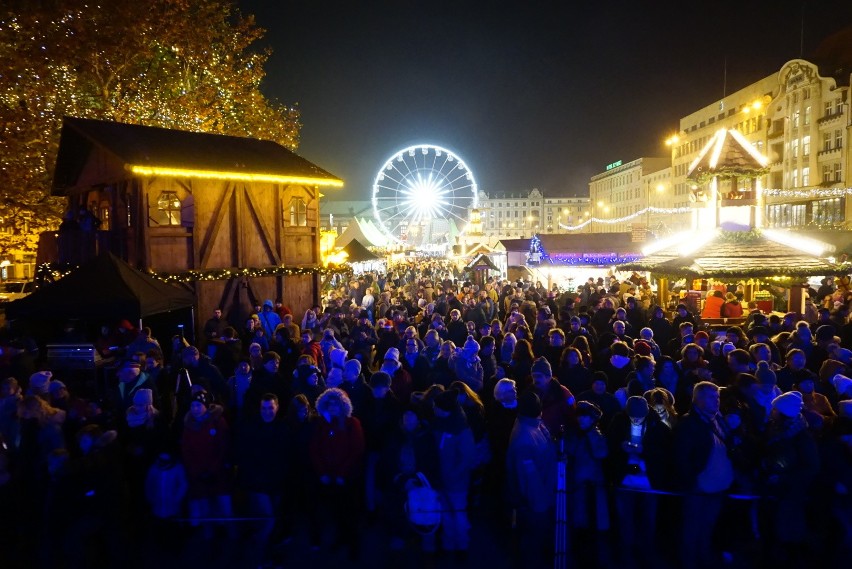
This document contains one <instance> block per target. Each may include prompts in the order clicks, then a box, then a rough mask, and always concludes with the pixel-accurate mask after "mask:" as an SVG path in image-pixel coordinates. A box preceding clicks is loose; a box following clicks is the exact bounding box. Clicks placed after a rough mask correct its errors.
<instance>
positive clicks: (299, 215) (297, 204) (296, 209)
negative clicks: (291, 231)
mask: <svg viewBox="0 0 852 569" xmlns="http://www.w3.org/2000/svg"><path fill="white" fill-rule="evenodd" d="M289 209H290V226H291V227H305V226H306V225H308V206H307V205H306V204H305V200H303V199H302V198H292V199H291V200H290V205H289Z"/></svg>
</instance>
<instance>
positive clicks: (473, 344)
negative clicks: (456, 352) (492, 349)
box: [462, 336, 479, 355]
mask: <svg viewBox="0 0 852 569" xmlns="http://www.w3.org/2000/svg"><path fill="white" fill-rule="evenodd" d="M462 349H463V350H464V351H465V352H466V353H467V354H468V355H473V354H476V353H478V352H479V343H478V342H477V341H476V340H474V339H473V336H468V337H467V340H465V342H464V348H462Z"/></svg>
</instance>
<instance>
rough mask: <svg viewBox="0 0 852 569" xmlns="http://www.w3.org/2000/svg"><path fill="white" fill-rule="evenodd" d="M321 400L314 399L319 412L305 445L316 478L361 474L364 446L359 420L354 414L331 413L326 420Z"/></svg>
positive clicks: (350, 476) (349, 477) (345, 476)
mask: <svg viewBox="0 0 852 569" xmlns="http://www.w3.org/2000/svg"><path fill="white" fill-rule="evenodd" d="M321 401H322V399H320V400H318V401H317V411H318V412H319V414H320V416H319V417H318V418H317V421H316V424H315V425H314V432H313V435H312V436H311V442H310V445H309V453H310V457H311V465H312V466H313V468H314V473H315V474H316V475H317V476H318V477H320V478H322V477H323V476H329V477H331V478H343V479H344V480H351V479H353V478H356V477H358V476H360V474H361V465H362V463H363V459H364V450H365V442H364V431H363V430H362V428H361V421H359V420H358V419H357V418H355V417H342V418H337V417H332V418H331V422H329V420H328V419H326V418H325V417H324V416H323V415H322V413H323V410H322V404H321Z"/></svg>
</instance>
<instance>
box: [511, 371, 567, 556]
mask: <svg viewBox="0 0 852 569" xmlns="http://www.w3.org/2000/svg"><path fill="white" fill-rule="evenodd" d="M542 359H543V358H542ZM544 361H545V362H546V361H547V360H544ZM541 414H542V402H541V400H540V399H539V397H538V395H536V393H535V392H534V391H526V392H524V393H523V394H521V396H520V398H519V399H518V420H517V421H516V422H515V426H514V428H513V429H512V434H511V436H510V439H509V448H508V451H507V454H506V469H507V470H506V473H507V476H506V487H507V492H508V495H509V500H510V503H511V504H512V505H513V506H514V507H515V509H516V512H517V520H518V532H519V550H520V551H519V553H520V555H522V556H523V560H524V564H523V565H524V566H525V567H543V566H544V565H543V562H544V558H545V554H544V552H545V549H546V548H547V545H548V542H549V541H550V540H551V539H552V535H553V531H552V525H553V508H554V506H555V504H556V460H557V457H556V447H555V445H554V443H553V439H552V435H551V433H550V431H549V430H548V428H547V427H546V426H545V424H544V422H543V421H542V418H541Z"/></svg>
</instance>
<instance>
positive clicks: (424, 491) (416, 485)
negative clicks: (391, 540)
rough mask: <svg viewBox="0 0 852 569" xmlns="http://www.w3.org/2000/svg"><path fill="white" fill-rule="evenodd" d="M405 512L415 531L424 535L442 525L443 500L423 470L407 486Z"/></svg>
mask: <svg viewBox="0 0 852 569" xmlns="http://www.w3.org/2000/svg"><path fill="white" fill-rule="evenodd" d="M406 488H407V490H406V494H407V495H406V499H405V512H406V514H407V516H408V521H409V522H410V523H411V525H412V527H413V528H414V531H416V532H417V533H420V534H423V535H429V534H432V533H434V532H435V531H436V530H437V529H438V526H440V525H441V510H442V507H441V501H440V499H439V497H438V492H437V491H436V490H435V489H434V488H432V486H431V485H430V484H429V481H428V480H427V479H426V477H425V476H424V475H423V473H422V472H418V473H417V474H416V476H415V478H412V479H411V480H410V481H409V482H408V484H407V486H406Z"/></svg>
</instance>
